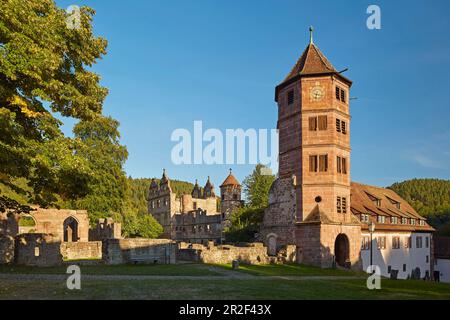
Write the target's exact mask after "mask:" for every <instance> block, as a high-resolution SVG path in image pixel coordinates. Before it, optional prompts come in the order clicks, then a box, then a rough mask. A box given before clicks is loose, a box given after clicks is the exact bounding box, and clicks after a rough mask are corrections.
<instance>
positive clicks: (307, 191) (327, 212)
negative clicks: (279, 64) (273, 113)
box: [262, 28, 361, 267]
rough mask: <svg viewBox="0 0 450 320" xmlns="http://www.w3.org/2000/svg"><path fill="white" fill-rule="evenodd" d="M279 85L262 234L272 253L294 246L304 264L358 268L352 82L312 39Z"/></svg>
mask: <svg viewBox="0 0 450 320" xmlns="http://www.w3.org/2000/svg"><path fill="white" fill-rule="evenodd" d="M310 33H311V34H310V43H309V44H308V46H307V47H306V49H305V50H304V52H303V54H302V55H301V57H300V58H299V60H298V61H297V63H296V64H295V66H294V67H293V69H292V70H291V72H290V73H289V74H288V76H287V77H286V78H285V79H284V81H283V82H282V83H281V84H280V85H278V86H277V87H276V90H275V101H276V102H277V103H278V124H277V127H278V129H279V150H280V153H279V179H278V180H277V181H276V182H275V183H274V185H273V186H272V189H271V194H270V200H269V202H270V206H269V208H268V209H267V210H266V213H265V217H264V222H263V230H262V234H263V236H265V237H266V239H265V240H266V242H267V244H268V246H269V248H271V250H272V251H274V250H275V247H277V246H280V245H284V244H292V243H294V244H296V245H297V248H298V253H297V256H298V259H299V262H301V263H306V264H312V265H318V266H322V267H330V266H331V265H332V264H333V263H334V261H336V263H337V264H340V265H342V266H351V265H356V264H358V261H359V252H360V251H359V250H360V240H361V228H360V224H359V222H358V221H357V219H356V218H355V217H354V216H353V215H352V214H351V212H350V114H349V90H350V87H351V85H352V82H351V81H350V80H349V79H347V78H346V77H344V76H343V75H342V74H341V72H338V71H337V70H336V69H335V68H334V67H333V65H332V64H331V63H330V62H329V61H328V59H327V58H326V57H325V56H324V55H323V54H322V52H321V51H320V50H319V48H318V47H317V46H316V45H315V44H314V42H313V35H312V28H311V29H310Z"/></svg>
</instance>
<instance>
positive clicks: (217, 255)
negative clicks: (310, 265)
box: [177, 242, 296, 264]
mask: <svg viewBox="0 0 450 320" xmlns="http://www.w3.org/2000/svg"><path fill="white" fill-rule="evenodd" d="M295 253H296V249H295V246H288V247H286V248H285V249H284V251H283V250H281V251H280V253H279V254H278V255H277V256H275V257H270V256H269V255H268V254H267V248H266V247H265V246H264V244H263V243H250V244H246V245H242V246H231V245H219V246H216V245H214V244H213V243H212V242H210V243H209V244H208V246H203V245H199V244H186V243H180V244H179V250H178V253H177V259H178V260H184V261H195V262H202V263H211V264H229V263H231V262H232V261H233V260H239V261H241V262H242V263H246V264H269V263H293V262H295V261H296V254H295Z"/></svg>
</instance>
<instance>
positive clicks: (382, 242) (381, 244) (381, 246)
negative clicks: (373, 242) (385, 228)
mask: <svg viewBox="0 0 450 320" xmlns="http://www.w3.org/2000/svg"><path fill="white" fill-rule="evenodd" d="M377 244H378V249H379V250H381V249H386V237H378V238H377Z"/></svg>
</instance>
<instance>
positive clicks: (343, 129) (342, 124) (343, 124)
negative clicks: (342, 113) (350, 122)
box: [341, 120, 347, 134]
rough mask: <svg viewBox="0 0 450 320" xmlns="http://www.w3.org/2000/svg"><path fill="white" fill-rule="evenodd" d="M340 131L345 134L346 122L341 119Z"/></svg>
mask: <svg viewBox="0 0 450 320" xmlns="http://www.w3.org/2000/svg"><path fill="white" fill-rule="evenodd" d="M341 132H342V133H343V134H347V123H346V122H345V121H342V120H341Z"/></svg>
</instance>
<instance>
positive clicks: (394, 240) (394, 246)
mask: <svg viewBox="0 0 450 320" xmlns="http://www.w3.org/2000/svg"><path fill="white" fill-rule="evenodd" d="M392 249H400V237H393V238H392Z"/></svg>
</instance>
